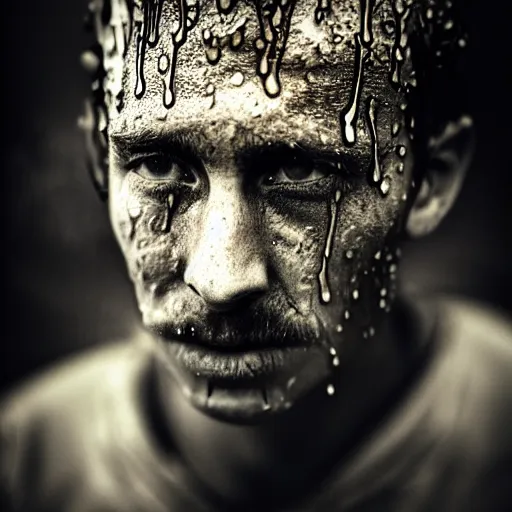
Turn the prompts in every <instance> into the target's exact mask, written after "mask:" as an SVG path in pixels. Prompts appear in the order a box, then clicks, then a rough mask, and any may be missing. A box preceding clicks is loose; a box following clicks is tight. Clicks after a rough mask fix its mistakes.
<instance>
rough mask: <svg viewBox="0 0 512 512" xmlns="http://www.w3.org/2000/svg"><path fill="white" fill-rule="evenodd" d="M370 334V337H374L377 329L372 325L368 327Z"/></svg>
mask: <svg viewBox="0 0 512 512" xmlns="http://www.w3.org/2000/svg"><path fill="white" fill-rule="evenodd" d="M368 334H369V335H370V338H373V337H374V336H375V329H374V328H373V327H370V328H369V329H368Z"/></svg>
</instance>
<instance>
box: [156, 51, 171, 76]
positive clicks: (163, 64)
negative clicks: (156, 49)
mask: <svg viewBox="0 0 512 512" xmlns="http://www.w3.org/2000/svg"><path fill="white" fill-rule="evenodd" d="M170 64H171V61H170V60H169V57H168V56H167V55H165V54H163V55H160V57H159V58H158V71H159V73H161V74H162V75H163V74H165V73H167V71H168V70H169V66H170Z"/></svg>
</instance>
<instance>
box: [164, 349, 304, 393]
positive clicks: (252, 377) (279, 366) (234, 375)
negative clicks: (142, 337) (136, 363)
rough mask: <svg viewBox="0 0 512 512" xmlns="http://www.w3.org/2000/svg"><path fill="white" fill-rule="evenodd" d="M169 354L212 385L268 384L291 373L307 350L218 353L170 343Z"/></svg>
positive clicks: (213, 350) (302, 359)
mask: <svg viewBox="0 0 512 512" xmlns="http://www.w3.org/2000/svg"><path fill="white" fill-rule="evenodd" d="M167 344H168V349H169V352H170V354H171V355H172V356H174V359H175V361H176V362H177V363H178V365H179V366H181V367H182V368H183V369H185V370H186V371H187V372H189V373H191V374H193V375H195V376H197V377H201V378H205V379H208V380H209V381H211V382H219V381H233V382H235V381H236V382H237V383H238V384H240V383H242V382H243V381H246V382H249V381H251V382H254V381H257V380H267V379H268V378H269V377H272V376H278V375H280V374H283V373H286V374H288V373H290V372H293V369H294V368H295V367H298V366H300V365H301V364H302V363H303V362H304V359H305V358H306V357H307V354H308V352H309V349H308V347H303V346H302V347H284V348H277V347H265V348H263V349H248V350H239V349H238V350H231V351H230V350H226V349H223V350H219V349H218V348H214V347H206V346H202V345H198V344H192V343H186V342H179V341H170V342H167Z"/></svg>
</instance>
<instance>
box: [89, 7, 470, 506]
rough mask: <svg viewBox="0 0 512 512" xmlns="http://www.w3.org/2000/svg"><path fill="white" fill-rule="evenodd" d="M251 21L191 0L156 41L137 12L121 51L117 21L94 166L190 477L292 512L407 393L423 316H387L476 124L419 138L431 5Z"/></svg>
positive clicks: (449, 191) (165, 17)
mask: <svg viewBox="0 0 512 512" xmlns="http://www.w3.org/2000/svg"><path fill="white" fill-rule="evenodd" d="M114 4H115V5H117V6H118V7H119V5H122V2H120V3H118V2H114ZM270 4H271V5H275V4H273V3H270ZM152 5H153V6H155V5H157V3H154V4H152ZM258 5H261V4H256V5H255V4H254V3H252V2H236V3H235V4H234V5H233V6H232V8H231V9H227V10H228V11H229V12H228V14H223V15H222V16H220V15H219V14H218V10H217V6H216V5H215V3H214V2H200V4H199V9H198V10H196V11H194V12H199V16H198V17H197V16H194V17H193V19H192V18H191V21H190V23H189V24H190V25H191V27H189V28H190V29H189V30H185V29H183V26H184V25H183V24H180V23H181V21H180V20H182V19H181V18H180V16H179V14H178V13H179V7H180V5H179V4H178V3H172V2H169V3H165V4H164V9H163V11H162V13H161V17H160V23H157V24H156V25H155V24H154V25H153V28H154V27H156V26H158V28H159V30H158V37H156V32H155V30H153V31H149V32H147V33H146V32H144V26H145V25H144V21H146V22H147V19H146V20H145V19H144V15H143V13H142V12H141V11H140V10H138V8H137V7H136V8H135V10H134V12H133V18H134V20H135V25H134V27H133V33H132V35H131V37H130V38H127V40H128V44H127V46H126V48H124V47H123V44H122V41H123V35H122V34H123V32H122V30H123V23H124V22H125V21H126V20H127V19H129V16H127V14H126V13H125V14H123V13H122V12H118V11H116V12H115V13H114V14H115V16H114V14H113V15H112V19H113V20H114V21H113V22H112V23H111V25H110V26H109V28H114V29H116V30H118V31H117V32H116V30H114V31H109V30H107V31H103V32H101V31H100V36H99V40H100V43H101V44H102V46H103V49H104V52H105V53H104V62H103V64H104V67H105V70H106V73H107V74H106V77H105V79H104V81H103V86H104V89H105V92H106V97H105V101H106V107H107V109H108V111H106V112H104V115H103V118H102V117H101V116H100V117H99V120H98V119H97V120H96V123H97V125H98V129H99V131H100V132H103V135H105V134H106V135H107V137H106V138H107V139H108V141H106V140H103V141H102V140H101V137H100V140H99V142H100V144H99V147H100V149H101V151H99V152H98V154H97V155H98V156H99V157H101V158H102V159H103V158H104V157H106V156H107V154H108V169H109V174H108V198H109V209H110V217H111V222H112V227H113V230H114V233H115V235H116V238H117V240H118V242H119V245H120V248H121V250H122V252H123V254H124V256H125V259H126V262H127V266H128V269H129V272H130V276H131V278H132V280H133V282H134V285H135V291H136V294H137V299H138V303H139V307H140V310H141V313H142V318H143V321H144V324H145V325H146V326H147V328H148V329H149V330H150V331H151V332H153V334H154V341H155V346H154V350H155V354H156V358H155V368H156V372H155V373H156V375H157V379H156V380H157V387H156V392H157V393H158V400H159V403H160V404H161V405H162V409H163V411H164V416H165V418H166V422H167V427H168V430H169V431H170V434H171V437H172V439H173V442H174V443H175V444H176V446H177V447H178V449H179V451H180V453H181V455H182V457H183V459H184V460H185V461H186V462H187V466H188V467H189V468H190V469H191V470H192V471H193V472H194V474H195V475H196V476H197V477H198V478H199V479H200V481H202V482H203V483H204V484H205V485H206V487H207V488H209V489H210V490H214V492H215V493H216V495H218V496H220V497H222V499H223V500H226V501H229V502H231V503H239V504H240V503H242V502H245V500H249V501H250V500H252V499H253V498H254V496H258V495H259V493H261V495H262V496H263V495H272V496H273V497H274V500H275V501H276V503H277V502H280V501H281V502H282V503H289V501H290V497H291V496H293V498H294V499H297V500H298V499H300V493H299V494H297V492H296V489H297V488H302V487H303V488H304V489H311V488H313V486H314V483H315V481H317V480H320V479H321V478H322V477H323V475H325V474H326V472H327V471H328V470H329V468H330V467H332V466H333V465H334V464H335V463H336V462H337V461H338V460H339V458H340V454H342V453H344V451H346V450H348V449H349V448H351V447H352V446H353V444H354V442H355V441H354V440H355V439H356V438H357V436H358V435H360V433H361V432H363V431H364V429H365V428H369V425H371V421H372V420H371V418H374V417H375V415H376V411H378V410H380V408H381V407H382V404H383V403H387V401H389V400H390V397H391V396H395V395H396V393H397V392H398V391H399V390H400V389H402V388H403V387H404V382H405V379H406V378H407V377H408V376H409V375H410V372H411V368H413V366H412V361H413V360H414V359H415V358H416V356H417V353H418V351H419V347H420V345H421V343H420V341H421V340H424V339H425V338H426V337H427V336H428V333H429V332H430V321H429V320H428V319H427V320H425V319H423V320H421V319H414V320H411V318H409V316H410V315H409V316H408V318H407V320H408V321H407V322H406V321H405V320H406V318H405V316H407V315H405V314H404V313H403V311H402V312H401V311H400V308H396V307H395V294H396V286H395V283H396V276H397V272H398V267H399V260H400V242H401V240H402V237H403V234H404V232H408V233H409V234H413V235H415V236H420V235H422V234H425V233H427V232H429V231H431V230H432V229H434V228H435V227H436V226H437V224H438V223H439V222H440V221H441V219H442V217H443V216H444V215H445V214H446V213H447V211H448V210H449V208H450V206H451V204H452V203H453V201H454V199H455V197H456V194H457V191H458V189H459V187H460V183H461V178H462V176H463V171H464V169H465V168H466V167H467V164H468V162H469V157H468V152H467V146H468V141H469V140H470V137H469V136H468V133H469V132H470V127H471V123H470V122H469V120H468V119H467V118H465V119H464V121H460V122H454V123H452V124H451V125H450V127H449V129H447V131H445V132H444V133H442V134H441V135H439V136H438V137H436V138H435V139H432V140H431V141H430V143H429V144H428V148H426V147H425V146H427V141H426V140H425V139H422V140H419V138H418V137H417V131H418V126H419V125H420V120H419V119H418V120H416V119H415V117H414V113H415V112H414V110H413V108H412V101H413V99H412V98H413V97H414V94H413V92H412V91H414V89H415V87H416V86H417V85H418V84H417V80H416V76H415V70H414V66H413V57H414V56H413V55H411V52H410V50H408V48H409V46H408V43H407V41H408V36H409V35H410V31H411V30H412V29H411V28H410V27H409V26H408V25H407V22H406V21H407V19H409V18H408V17H407V16H409V15H411V17H412V12H413V9H415V8H416V7H418V9H419V12H420V14H421V15H424V16H425V17H427V18H428V16H430V15H429V14H427V12H426V11H422V10H421V9H422V7H421V6H422V5H423V4H421V5H420V3H419V2H407V3H406V4H405V3H402V2H387V1H385V2H378V3H377V4H376V5H375V6H374V7H373V8H372V9H371V10H368V6H367V4H366V2H362V3H359V2H353V1H348V0H340V1H339V2H334V3H333V4H332V6H331V8H332V9H331V11H330V14H326V15H321V14H318V5H317V3H316V2H309V1H304V2H299V3H297V4H296V5H295V7H294V10H293V15H290V13H291V11H289V10H288V11H287V10H286V9H284V11H283V12H284V14H283V12H281V14H280V15H279V16H281V20H279V16H278V17H277V18H274V17H272V20H273V21H272V23H274V25H276V26H277V25H279V24H280V23H281V25H279V26H281V27H285V28H283V29H282V30H277V32H276V31H274V32H272V30H271V31H270V32H268V30H267V32H266V33H265V27H267V29H268V27H269V25H268V23H269V22H268V18H267V21H266V22H265V16H264V14H262V11H258V9H259V7H257V6H258ZM322 5H323V4H322ZM407 6H410V8H409V7H407ZM361 7H362V9H361ZM420 7H421V8H420ZM436 9H437V8H436ZM431 10H432V9H431ZM113 12H114V11H113ZM414 12H416V11H414ZM286 13H288V15H290V16H288V17H287V15H286ZM442 13H444V14H442ZM446 13H449V9H448V8H446V9H444V8H443V9H441V7H439V9H437V10H433V13H431V14H432V16H434V17H436V16H438V17H439V18H440V19H441V18H442V16H447V14H446ZM146 14H147V12H146ZM189 14H190V12H189ZM274 15H275V13H274ZM283 16H284V18H283ZM157 18H158V16H157V17H156V18H155V19H157ZM315 19H317V21H315ZM261 20H263V21H261ZM283 20H284V21H283ZM441 21H443V23H445V21H444V20H442V19H441ZM265 23H267V25H266V24H265ZM146 26H148V25H147V23H146ZM180 27H181V29H180ZM241 27H243V30H242V29H241ZM125 28H126V27H125ZM274 28H275V26H274ZM119 30H120V32H119ZM241 33H243V37H241V36H236V37H238V40H237V41H235V42H236V44H234V43H233V38H234V37H235V36H234V34H241ZM262 33H263V34H266V36H265V37H266V41H267V46H265V44H264V45H263V46H262V45H261V43H258V40H259V39H261V37H262ZM113 34H114V35H116V34H117V36H116V37H114V39H112V37H113ZM119 34H121V35H119ZM141 34H142V35H141ZM144 34H145V35H144ZM276 34H277V35H276ZM185 36H186V37H185ZM141 37H145V38H146V43H145V42H144V39H141ZM273 38H274V39H273ZM269 41H273V42H269ZM272 45H274V46H272ZM233 46H236V49H233ZM269 47H272V48H271V51H272V52H275V53H274V56H275V57H276V59H277V60H276V61H275V62H276V63H277V64H279V65H276V66H275V67H272V66H273V62H274V61H272V60H269V61H268V62H267V64H268V65H269V66H268V68H269V69H265V65H264V64H265V63H264V61H265V59H264V55H265V48H267V49H268V48H269ZM116 48H117V50H116ZM255 49H256V50H255ZM397 49H400V51H399V52H398V51H397ZM116 52H117V53H116ZM162 56H164V57H162ZM262 62H263V65H262ZM262 66H263V67H262ZM92 67H93V66H92ZM106 120H108V123H107V122H106ZM107 125H108V133H107V132H106V127H107ZM107 142H108V144H107ZM454 142H458V144H455V143H454ZM454 148H456V149H455V150H454ZM420 150H421V151H420ZM420 154H421V155H423V158H424V161H421V162H418V160H417V158H418V155H420ZM436 162H437V163H436ZM440 162H441V163H442V164H441V165H439V163H440ZM420 163H421V165H422V167H424V168H425V175H424V176H425V179H424V181H423V182H422V183H415V181H416V180H417V178H418V169H419V165H420ZM102 165H103V164H102ZM100 167H101V166H99V167H98V169H100ZM94 174H95V177H96V178H97V181H99V182H100V188H102V189H105V188H106V182H105V180H104V178H103V177H102V174H101V169H100V171H98V172H94ZM416 185H418V187H416ZM420 185H421V186H420ZM416 188H418V189H419V188H420V189H421V191H420V193H419V194H417V193H416ZM409 324H412V325H414V326H415V328H414V329H412V330H409V331H407V332H403V327H404V326H405V325H409ZM399 327H401V328H402V329H400V328H399ZM406 330H407V329H406ZM405 346H407V347H408V349H407V350H404V347H405ZM193 347H195V348H193ZM278 348H279V349H281V350H277V349H278ZM192 368H193V370H192ZM219 420H220V421H219ZM305 439H307V443H305V442H304V440H305ZM297 454H300V460H298V459H297Z"/></svg>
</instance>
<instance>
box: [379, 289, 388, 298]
mask: <svg viewBox="0 0 512 512" xmlns="http://www.w3.org/2000/svg"><path fill="white" fill-rule="evenodd" d="M387 294H388V291H387V289H386V288H382V289H381V290H380V296H381V297H385V296H386V295H387Z"/></svg>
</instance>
